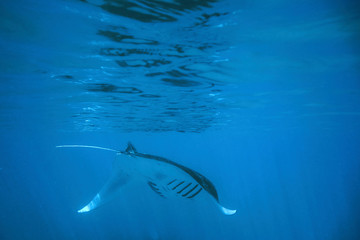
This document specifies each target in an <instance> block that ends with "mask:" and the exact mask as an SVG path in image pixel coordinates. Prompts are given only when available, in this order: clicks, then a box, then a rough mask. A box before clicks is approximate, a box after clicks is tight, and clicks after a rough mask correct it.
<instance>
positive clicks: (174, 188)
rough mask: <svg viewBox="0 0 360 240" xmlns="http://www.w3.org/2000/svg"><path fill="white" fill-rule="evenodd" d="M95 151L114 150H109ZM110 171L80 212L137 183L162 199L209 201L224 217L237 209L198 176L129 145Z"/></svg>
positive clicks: (96, 205) (202, 177) (118, 153)
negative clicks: (224, 203) (221, 201)
mask: <svg viewBox="0 0 360 240" xmlns="http://www.w3.org/2000/svg"><path fill="white" fill-rule="evenodd" d="M58 147H93V146H85V145H63V146H58ZM95 148H98V149H103V150H109V151H116V150H113V149H108V148H101V147H95ZM116 152H117V156H116V159H115V161H114V163H113V172H112V175H111V177H110V178H109V180H108V181H107V183H106V184H105V185H104V186H103V187H102V189H101V190H100V192H98V193H97V194H96V195H95V197H94V198H93V199H92V200H91V202H90V203H88V204H87V205H86V206H85V207H83V208H82V209H80V210H79V211H78V212H79V213H84V212H89V211H91V210H93V209H95V208H97V207H99V206H101V205H102V204H104V203H106V202H108V201H110V200H111V199H113V198H114V197H115V196H116V195H117V193H118V192H119V191H120V190H121V189H122V188H123V187H124V186H126V185H127V184H129V182H131V181H134V180H136V181H140V182H141V183H143V184H144V185H145V186H148V187H149V188H150V189H151V190H153V191H154V192H155V193H156V194H158V195H159V196H160V197H162V198H165V199H171V198H174V197H176V198H180V199H184V200H188V201H189V200H198V201H212V202H214V203H215V204H216V205H217V206H218V207H219V209H220V210H221V212H222V213H224V214H225V215H233V214H235V213H236V210H231V209H227V208H225V207H223V206H221V205H220V204H219V202H218V199H217V193H216V190H215V188H214V187H213V185H212V183H211V182H210V181H209V180H208V179H206V178H205V177H204V176H202V175H201V174H199V173H197V172H195V171H193V170H191V169H189V168H186V167H184V166H182V165H179V164H177V163H174V162H171V161H169V160H167V159H164V158H161V157H156V156H152V155H147V154H141V153H138V152H136V150H135V148H134V147H133V146H132V145H131V144H130V143H129V145H128V148H127V150H126V151H124V152H120V151H116Z"/></svg>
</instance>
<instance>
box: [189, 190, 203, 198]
mask: <svg viewBox="0 0 360 240" xmlns="http://www.w3.org/2000/svg"><path fill="white" fill-rule="evenodd" d="M201 190H202V188H200V189H199V190H198V191H197V192H196V193H194V194H193V195H191V196H190V197H187V198H193V197H195V196H196V195H198V194H199V193H200V192H201Z"/></svg>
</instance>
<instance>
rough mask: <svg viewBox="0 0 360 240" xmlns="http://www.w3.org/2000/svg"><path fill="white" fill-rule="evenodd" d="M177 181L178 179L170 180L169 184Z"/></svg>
mask: <svg viewBox="0 0 360 240" xmlns="http://www.w3.org/2000/svg"><path fill="white" fill-rule="evenodd" d="M175 181H176V179H174V180H172V181H171V182H169V183H168V184H167V185H170V184H172V183H173V182H175Z"/></svg>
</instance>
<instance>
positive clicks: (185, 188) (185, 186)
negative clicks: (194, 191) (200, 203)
mask: <svg viewBox="0 0 360 240" xmlns="http://www.w3.org/2000/svg"><path fill="white" fill-rule="evenodd" d="M190 185H191V183H189V184H188V185H186V186H185V187H184V188H183V189H181V190H180V191H178V192H177V193H178V194H180V193H182V191H184V190H185V189H186V188H187V187H189V186H190Z"/></svg>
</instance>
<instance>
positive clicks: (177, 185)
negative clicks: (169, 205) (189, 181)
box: [172, 181, 185, 190]
mask: <svg viewBox="0 0 360 240" xmlns="http://www.w3.org/2000/svg"><path fill="white" fill-rule="evenodd" d="M184 182H185V181H181V182H180V183H179V184H178V185H176V186H175V187H173V188H172V190H175V189H176V188H177V187H178V186H180V185H181V184H183V183H184Z"/></svg>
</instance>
